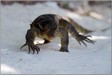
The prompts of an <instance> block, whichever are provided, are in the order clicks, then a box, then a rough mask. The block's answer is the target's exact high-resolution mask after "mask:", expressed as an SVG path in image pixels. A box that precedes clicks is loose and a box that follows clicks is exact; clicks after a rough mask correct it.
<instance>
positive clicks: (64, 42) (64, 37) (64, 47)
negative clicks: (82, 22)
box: [59, 28, 69, 52]
mask: <svg viewBox="0 0 112 75" xmlns="http://www.w3.org/2000/svg"><path fill="white" fill-rule="evenodd" d="M59 32H60V35H61V48H60V51H61V52H69V51H68V44H69V36H68V32H67V31H66V30H65V29H64V28H60V29H59Z"/></svg>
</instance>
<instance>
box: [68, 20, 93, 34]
mask: <svg viewBox="0 0 112 75" xmlns="http://www.w3.org/2000/svg"><path fill="white" fill-rule="evenodd" d="M68 19H69V21H70V23H71V24H72V25H73V26H74V27H75V28H76V30H77V31H78V32H79V33H83V34H88V33H91V32H93V31H92V30H89V29H87V28H84V27H83V26H81V25H79V24H78V23H76V22H75V21H73V20H72V19H71V18H68Z"/></svg>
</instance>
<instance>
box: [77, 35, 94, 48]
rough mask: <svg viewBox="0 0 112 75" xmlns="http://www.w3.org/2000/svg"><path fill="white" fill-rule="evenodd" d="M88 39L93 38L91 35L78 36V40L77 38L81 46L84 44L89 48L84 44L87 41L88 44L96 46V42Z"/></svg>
mask: <svg viewBox="0 0 112 75" xmlns="http://www.w3.org/2000/svg"><path fill="white" fill-rule="evenodd" d="M88 37H91V36H90V35H87V36H84V35H80V34H79V35H78V36H77V38H76V40H77V41H78V43H79V44H80V45H81V43H83V44H84V45H85V46H86V47H87V45H86V43H85V42H84V41H86V42H88V43H92V44H94V42H95V41H93V40H90V39H89V38H88Z"/></svg>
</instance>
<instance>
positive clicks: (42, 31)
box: [21, 14, 94, 53]
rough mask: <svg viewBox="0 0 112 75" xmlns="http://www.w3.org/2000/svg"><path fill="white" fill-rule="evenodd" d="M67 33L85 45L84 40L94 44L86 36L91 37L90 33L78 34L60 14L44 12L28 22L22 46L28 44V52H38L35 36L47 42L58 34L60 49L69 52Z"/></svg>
mask: <svg viewBox="0 0 112 75" xmlns="http://www.w3.org/2000/svg"><path fill="white" fill-rule="evenodd" d="M76 24H77V23H76ZM68 33H70V34H71V35H72V36H73V37H74V38H75V39H76V40H77V41H78V42H79V44H81V43H83V44H84V45H85V46H87V45H86V44H85V42H84V41H86V42H88V43H93V44H94V41H92V40H90V39H89V38H88V37H91V36H90V35H88V36H84V35H81V34H79V33H78V32H77V30H76V29H75V27H74V26H73V25H72V24H71V23H70V22H68V21H66V20H65V19H63V18H62V17H61V16H58V15H55V14H44V15H40V16H39V17H37V18H36V19H35V20H34V21H33V22H32V23H31V24H30V29H29V30H28V31H27V33H26V43H25V44H24V45H23V46H22V47H24V46H26V45H28V48H29V53H30V50H32V51H33V53H35V51H36V52H37V53H38V52H39V51H40V48H39V47H38V46H37V45H35V44H34V43H33V41H34V38H35V37H39V38H42V39H44V40H45V42H44V43H49V42H50V41H51V40H52V39H54V38H55V37H56V36H58V35H60V37H61V48H60V51H61V52H69V51H68V44H69V36H68ZM22 47H21V48H22Z"/></svg>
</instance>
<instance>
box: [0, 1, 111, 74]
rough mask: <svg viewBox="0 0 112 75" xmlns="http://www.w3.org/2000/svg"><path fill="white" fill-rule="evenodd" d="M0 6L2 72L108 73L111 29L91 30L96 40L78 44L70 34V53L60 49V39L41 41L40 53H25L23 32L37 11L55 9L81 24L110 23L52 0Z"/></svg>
mask: <svg viewBox="0 0 112 75" xmlns="http://www.w3.org/2000/svg"><path fill="white" fill-rule="evenodd" d="M0 7H1V24H0V33H1V39H0V40H1V43H0V45H1V47H0V48H1V73H2V74H110V73H111V38H110V37H111V35H110V31H111V30H107V31H105V32H101V31H96V32H94V33H91V34H90V35H93V39H94V40H96V41H97V42H96V43H95V44H94V45H93V44H89V43H87V45H88V47H85V46H84V45H82V46H80V45H79V44H78V43H77V41H76V40H75V39H74V38H72V36H70V39H69V40H70V44H69V51H70V52H69V53H66V52H59V51H58V50H59V48H60V39H59V38H56V39H54V40H53V41H52V42H51V43H49V44H46V45H41V46H39V47H40V49H41V50H40V52H39V54H36V53H35V54H32V52H31V53H30V54H28V48H27V46H26V47H24V48H23V49H22V50H20V47H21V46H22V45H23V44H24V43H25V34H26V31H27V29H29V24H30V23H31V22H32V21H33V20H34V19H35V18H36V17H38V16H39V15H40V14H44V13H55V14H59V15H62V16H69V17H71V18H73V19H74V20H75V21H76V22H78V23H79V24H81V25H82V26H84V27H86V28H89V29H92V30H100V29H103V28H106V27H109V26H110V25H111V24H109V23H105V22H103V21H98V20H95V19H92V18H90V17H82V16H79V15H77V14H75V13H71V12H69V11H66V10H63V9H61V8H59V7H58V6H57V5H56V4H55V3H45V4H37V5H32V6H24V5H19V4H13V5H9V6H2V5H1V6H0Z"/></svg>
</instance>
